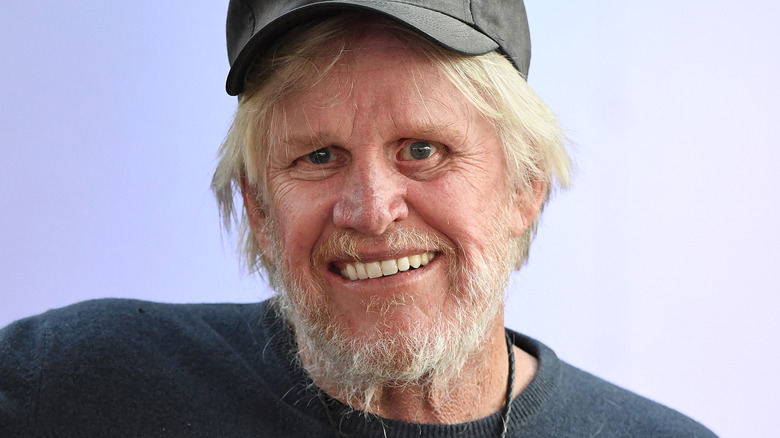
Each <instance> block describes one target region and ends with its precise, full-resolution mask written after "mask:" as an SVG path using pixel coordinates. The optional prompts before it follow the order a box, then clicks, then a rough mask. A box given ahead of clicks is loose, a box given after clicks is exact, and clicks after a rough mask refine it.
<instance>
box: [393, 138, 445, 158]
mask: <svg viewBox="0 0 780 438" xmlns="http://www.w3.org/2000/svg"><path fill="white" fill-rule="evenodd" d="M437 150H438V148H437V147H436V146H434V145H432V144H430V143H428V142H427V141H415V142H412V143H409V144H408V145H406V146H405V147H404V148H403V149H401V152H400V153H399V158H400V159H401V160H424V159H426V158H429V157H430V156H431V155H433V154H435V153H436V151H437Z"/></svg>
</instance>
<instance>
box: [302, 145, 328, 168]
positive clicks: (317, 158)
mask: <svg viewBox="0 0 780 438" xmlns="http://www.w3.org/2000/svg"><path fill="white" fill-rule="evenodd" d="M301 158H303V159H304V160H306V161H308V162H309V163H312V164H325V163H330V162H331V161H333V159H334V158H336V156H335V154H333V152H332V151H331V150H330V148H321V149H317V150H316V151H314V152H312V153H310V154H308V155H304V156H303V157H301Z"/></svg>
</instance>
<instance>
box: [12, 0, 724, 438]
mask: <svg viewBox="0 0 780 438" xmlns="http://www.w3.org/2000/svg"><path fill="white" fill-rule="evenodd" d="M436 3H437V2H431V1H426V2H419V3H414V2H410V3H400V2H392V1H376V0H355V1H348V2H312V1H298V2H290V1H285V0H276V1H250V2H241V1H237V0H236V1H231V4H230V9H229V14H228V50H229V55H230V60H231V70H230V73H229V76H228V82H227V89H228V93H230V94H231V95H239V106H238V110H237V112H236V116H235V120H234V123H233V125H232V127H231V129H230V132H229V134H228V137H227V139H226V141H225V143H224V145H223V147H222V149H221V152H220V162H219V165H218V168H217V171H216V172H215V175H214V183H213V186H214V190H215V192H216V194H217V198H218V201H219V203H220V206H221V208H222V212H223V214H224V217H225V218H226V224H227V225H228V226H229V225H230V223H231V220H232V218H234V217H238V216H239V215H238V214H237V213H236V212H235V209H234V201H233V198H234V196H241V197H242V199H243V205H244V209H243V212H242V213H241V215H240V218H239V219H238V223H239V226H240V227H241V232H242V240H243V247H244V248H245V253H246V256H247V261H248V264H249V265H250V267H252V268H257V269H259V270H261V271H263V272H264V273H265V274H266V275H267V277H268V279H269V281H270V283H271V285H272V286H273V287H274V288H275V289H276V290H277V292H278V293H277V295H276V296H275V297H274V298H273V299H272V300H270V301H269V302H265V303H260V304H255V305H166V304H159V303H148V302H138V301H127V300H112V301H94V302H87V303H81V304H78V305H75V306H71V307H69V308H65V309H60V310H56V311H52V312H49V313H47V314H44V315H41V316H38V317H33V318H28V319H26V320H22V321H19V322H17V323H15V324H13V325H11V326H9V327H7V328H6V329H4V330H3V331H2V333H0V353H2V356H0V376H2V380H0V435H2V436H250V435H255V436H270V437H294V436H301V437H303V436H306V437H309V436H361V437H363V436H377V437H379V436H463V437H470V436H480V437H481V436H533V437H536V436H548V437H566V436H571V437H575V436H576V437H578V436H658V437H662V436H663V437H667V436H712V434H711V432H709V431H708V430H706V429H705V428H704V427H702V426H701V425H699V424H698V423H696V422H694V421H693V420H690V419H688V418H686V417H684V416H682V415H681V414H679V413H676V412H674V411H672V410H670V409H668V408H665V407H662V406H660V405H658V404H655V403H653V402H651V401H649V400H646V399H643V398H641V397H639V396H637V395H634V394H631V393H629V392H627V391H625V390H622V389H619V388H617V387H615V386H613V385H611V384H609V383H606V382H604V381H602V380H600V379H598V378H595V377H593V376H590V375H588V374H586V373H584V372H582V371H580V370H577V369H576V368H574V367H572V366H570V365H568V364H566V363H564V362H562V361H560V360H559V359H557V357H556V356H555V354H554V353H553V352H552V351H551V350H550V349H549V348H547V347H546V346H544V345H542V344H541V343H539V342H537V341H535V340H532V339H530V338H527V337H525V336H523V335H520V334H518V333H514V332H512V331H510V330H506V329H504V327H503V293H504V287H505V285H506V282H507V280H508V277H509V275H510V273H511V272H512V271H513V270H515V269H519V268H520V266H521V265H522V264H523V263H524V262H525V260H526V258H527V256H528V247H529V245H530V242H531V237H532V235H533V233H534V230H535V228H536V224H537V222H538V218H539V214H540V212H541V210H542V206H543V205H544V203H545V202H546V201H547V199H548V198H549V194H550V192H551V190H552V189H553V186H554V184H556V183H557V184H558V185H560V186H561V187H565V186H566V185H567V184H568V180H569V168H570V159H569V157H568V155H567V154H566V151H565V149H564V145H563V136H562V134H561V130H560V128H559V126H558V124H557V122H556V120H555V118H554V117H553V115H552V114H551V112H550V111H549V110H548V109H547V108H546V107H545V106H544V105H543V104H542V103H541V102H540V101H539V100H538V99H537V98H536V97H535V96H534V94H533V92H532V91H531V90H530V88H529V87H528V85H527V84H526V82H525V79H524V78H525V76H526V75H527V71H528V64H529V60H530V42H529V37H528V30H527V25H526V19H525V11H524V7H523V5H522V2H519V1H517V2H505V3H495V4H481V3H474V4H470V3H468V2H454V1H442V2H439V3H440V4H436Z"/></svg>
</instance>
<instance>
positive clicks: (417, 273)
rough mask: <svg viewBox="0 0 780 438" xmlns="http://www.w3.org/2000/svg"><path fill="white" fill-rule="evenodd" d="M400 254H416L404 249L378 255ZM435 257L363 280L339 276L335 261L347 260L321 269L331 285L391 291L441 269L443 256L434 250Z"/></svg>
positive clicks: (372, 290)
mask: <svg viewBox="0 0 780 438" xmlns="http://www.w3.org/2000/svg"><path fill="white" fill-rule="evenodd" d="M401 254H409V255H414V254H416V253H415V252H414V251H404V253H399V255H393V256H390V257H388V256H387V253H384V254H383V255H381V256H379V257H387V258H393V257H395V258H400V257H404V255H401ZM435 254H436V255H435V257H434V258H433V260H431V261H430V262H429V263H428V264H427V265H425V266H420V267H419V268H416V269H409V270H408V271H403V272H398V273H397V274H394V275H390V276H382V277H378V278H367V279H365V280H350V279H348V278H344V277H342V276H341V272H340V271H339V270H336V268H335V267H336V265H335V263H341V264H343V263H347V262H349V261H352V260H349V261H342V262H337V261H333V262H331V263H328V264H327V266H326V267H325V268H324V269H323V270H324V271H325V275H324V277H325V280H326V282H327V283H329V284H330V286H331V287H340V288H349V289H352V290H358V289H360V290H363V289H365V291H366V292H368V293H382V292H384V293H392V292H391V291H392V290H393V289H397V288H406V287H410V286H411V285H412V284H413V283H416V282H418V281H422V280H424V279H425V278H426V277H428V276H429V275H431V274H433V273H435V272H436V271H437V270H438V269H443V267H444V265H443V263H444V258H445V257H444V256H443V253H441V252H436V253H435ZM361 259H363V260H370V259H368V258H363V257H361ZM377 259H378V260H385V259H383V258H377Z"/></svg>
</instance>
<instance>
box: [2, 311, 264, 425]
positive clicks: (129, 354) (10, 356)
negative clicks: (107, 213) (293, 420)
mask: <svg viewBox="0 0 780 438" xmlns="http://www.w3.org/2000/svg"><path fill="white" fill-rule="evenodd" d="M266 312H268V309H267V306H266V305H265V304H163V303H153V302H147V301H138V300H119V299H108V300H95V301H87V302H82V303H78V304H74V305H71V306H68V307H64V308H61V309H55V310H51V311H49V312H46V313H43V314H41V315H37V316H33V317H29V318H26V319H22V320H19V321H17V322H15V323H13V324H11V325H9V326H7V327H5V328H4V329H2V330H0V375H2V376H3V378H2V379H0V435H3V436H26V435H30V433H28V432H17V433H18V435H14V434H13V433H11V431H16V430H20V431H29V430H32V429H30V428H32V427H35V428H36V429H35V430H36V431H38V430H40V428H43V427H51V428H53V429H51V430H54V431H59V432H62V433H63V434H64V432H63V431H64V430H65V429H59V428H62V427H65V425H66V424H69V423H72V422H69V421H68V420H67V419H68V418H91V419H92V420H90V421H88V422H87V421H85V422H77V423H78V424H81V425H80V426H79V427H82V428H86V429H83V430H81V429H79V430H81V432H83V433H84V434H86V435H84V436H88V435H89V434H90V433H92V432H95V431H97V430H101V431H105V430H110V429H106V427H112V426H111V424H124V426H125V427H127V428H128V429H127V430H149V429H148V428H154V427H158V425H157V424H155V422H161V425H159V427H158V428H157V429H156V430H166V428H167V430H171V425H172V424H173V423H174V422H176V423H177V424H180V425H181V427H182V428H183V429H181V430H182V431H184V430H186V427H195V425H197V424H198V423H197V419H199V418H205V416H204V413H206V412H212V411H213V403H215V402H217V401H219V402H222V404H229V403H234V404H237V405H239V404H241V403H245V402H246V398H248V397H249V396H250V394H248V390H246V391H243V390H241V389H240V388H250V387H252V386H253V387H254V391H255V393H257V392H262V385H263V381H258V380H261V377H262V378H266V377H267V376H265V375H263V376H261V377H258V376H259V374H261V373H262V372H263V371H262V370H264V369H266V368H268V367H264V366H262V358H261V357H258V356H259V355H258V354H257V352H258V351H261V350H262V345H263V344H264V342H265V339H266V338H267V334H266V330H265V327H266V325H264V324H262V323H261V320H262V319H263V318H264V314H265V313H266ZM251 370H260V373H258V372H254V373H252V372H250V371H251ZM250 377H253V378H255V380H254V381H249V379H250ZM223 386H230V387H237V388H239V390H236V391H235V392H234V394H235V395H234V396H233V398H231V399H230V400H219V399H218V397H215V396H213V395H212V394H214V391H215V390H216V389H217V388H221V387H223ZM117 394H121V397H116V395H117ZM98 419H100V420H99V421H98ZM204 421H205V420H204ZM77 423H72V427H76V426H75V424H77ZM162 424H164V426H163V425H162ZM68 427H71V426H68ZM89 427H94V428H95V429H94V430H92V429H89ZM98 427H101V428H102V429H97V428H98ZM6 432H8V433H7V434H6ZM59 432H58V433H59ZM121 435H122V434H119V435H116V436H121Z"/></svg>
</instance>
